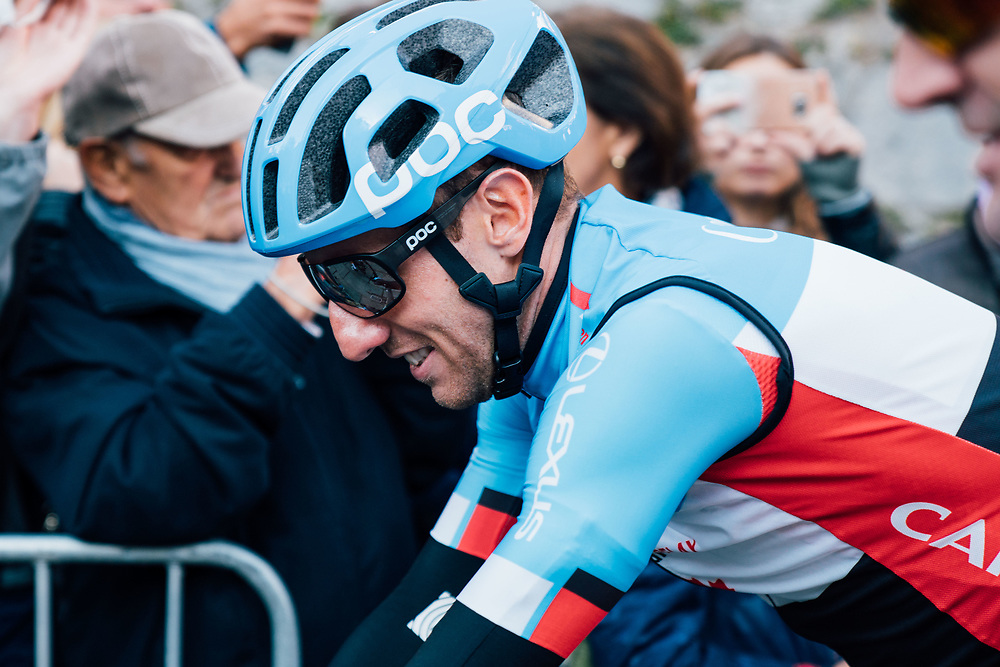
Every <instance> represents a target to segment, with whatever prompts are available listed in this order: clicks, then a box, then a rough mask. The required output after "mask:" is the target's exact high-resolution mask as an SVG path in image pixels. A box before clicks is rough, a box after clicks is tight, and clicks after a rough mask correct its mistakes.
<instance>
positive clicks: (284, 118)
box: [267, 49, 349, 144]
mask: <svg viewBox="0 0 1000 667" xmlns="http://www.w3.org/2000/svg"><path fill="white" fill-rule="evenodd" d="M348 50H349V49H339V50H337V51H332V52H331V53H328V54H326V55H325V56H323V58H321V59H320V61H319V62H318V63H316V64H315V65H313V66H312V67H311V68H310V69H309V71H308V72H306V74H305V76H303V77H302V78H301V79H299V82H298V83H297V84H295V88H293V89H292V92H291V93H290V94H289V95H288V99H287V100H285V106H283V107H281V111H280V112H279V113H278V117H277V118H275V119H274V127H273V128H272V129H271V136H270V138H269V139H268V140H267V143H268V144H273V143H275V142H278V141H281V140H282V139H284V138H285V133H286V132H288V127H289V126H290V125H291V124H292V118H294V117H295V112H297V111H298V110H299V106H300V105H301V104H302V100H304V99H305V97H306V95H308V94H309V91H310V90H311V89H312V87H313V85H314V84H315V83H316V81H318V80H319V78H320V77H321V76H323V73H324V72H326V70H328V69H330V66H331V65H333V64H334V63H335V62H337V61H338V60H340V59H341V58H342V57H343V56H344V54H345V53H347V52H348ZM286 78H287V77H286Z"/></svg>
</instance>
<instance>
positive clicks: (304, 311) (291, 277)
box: [264, 255, 327, 322]
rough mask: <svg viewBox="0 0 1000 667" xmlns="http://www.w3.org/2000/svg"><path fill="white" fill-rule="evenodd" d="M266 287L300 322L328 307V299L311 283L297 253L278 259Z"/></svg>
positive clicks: (309, 318) (310, 319) (309, 319)
mask: <svg viewBox="0 0 1000 667" xmlns="http://www.w3.org/2000/svg"><path fill="white" fill-rule="evenodd" d="M264 289H265V290H267V292H268V294H270V295H271V297H272V298H274V300H275V301H277V302H278V304H279V305H280V306H281V307H282V308H284V309H285V311H286V312H288V314H289V315H291V316H292V317H294V318H295V319H296V320H298V321H299V322H310V321H312V319H313V318H314V317H315V316H316V315H317V314H318V313H317V310H324V309H325V308H326V307H327V305H326V300H325V299H324V298H323V297H321V296H320V295H319V292H317V291H316V290H315V289H314V288H313V286H312V285H311V284H310V283H309V279H308V278H306V274H305V272H304V271H303V270H302V266H301V265H300V264H299V259H298V257H296V256H295V255H291V256H289V257H282V258H281V259H279V260H278V261H277V263H276V264H275V267H274V271H273V272H272V273H271V277H270V279H268V281H267V282H265V283H264Z"/></svg>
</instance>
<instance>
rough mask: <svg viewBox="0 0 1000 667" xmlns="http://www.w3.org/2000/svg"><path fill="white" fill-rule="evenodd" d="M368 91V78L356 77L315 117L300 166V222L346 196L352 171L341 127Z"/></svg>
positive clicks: (318, 216)
mask: <svg viewBox="0 0 1000 667" xmlns="http://www.w3.org/2000/svg"><path fill="white" fill-rule="evenodd" d="M371 92H372V88H371V85H369V83H368V79H366V78H365V77H363V76H356V77H354V78H353V79H351V80H350V81H348V82H347V83H345V84H344V85H343V86H341V87H340V90H338V91H337V92H336V93H334V94H333V96H332V97H331V98H330V100H329V101H328V102H327V103H326V106H325V107H323V110H322V111H320V113H319V116H317V118H316V122H315V123H314V124H313V131H312V133H311V134H310V135H309V139H308V140H306V147H305V150H304V151H303V153H302V166H301V168H300V169H299V192H298V214H299V221H300V222H302V223H303V224H305V223H309V222H312V221H314V220H316V219H318V218H320V217H322V216H324V215H326V214H327V213H329V212H330V211H332V210H334V209H335V208H337V207H338V206H340V204H341V203H342V202H343V201H344V197H345V196H347V189H348V187H350V184H351V172H350V170H349V169H348V166H347V154H346V152H345V151H344V127H345V126H346V125H347V119H348V118H350V117H351V114H353V113H354V110H355V109H357V108H358V105H359V104H361V102H362V101H363V100H364V99H365V98H366V97H368V95H369V94H370V93H371Z"/></svg>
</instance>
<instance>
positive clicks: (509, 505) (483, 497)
mask: <svg viewBox="0 0 1000 667" xmlns="http://www.w3.org/2000/svg"><path fill="white" fill-rule="evenodd" d="M476 504H477V505H481V506H483V507H485V508H487V509H491V510H495V511H497V512H502V513H504V514H509V515H511V516H517V515H518V514H520V513H521V498H520V496H509V495H507V494H506V493H500V492H499V491H496V490H494V489H483V492H482V494H480V496H479V502H478V503H476Z"/></svg>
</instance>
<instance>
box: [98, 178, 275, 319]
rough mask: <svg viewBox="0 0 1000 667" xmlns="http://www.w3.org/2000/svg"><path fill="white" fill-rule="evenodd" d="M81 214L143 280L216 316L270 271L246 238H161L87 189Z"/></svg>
mask: <svg viewBox="0 0 1000 667" xmlns="http://www.w3.org/2000/svg"><path fill="white" fill-rule="evenodd" d="M83 209H84V211H86V213H87V215H89V216H90V218H91V219H92V220H93V221H94V224H96V225H97V228H98V229H100V230H101V231H102V232H104V234H105V235H107V237H108V238H109V239H111V241H112V242H113V243H114V244H115V245H117V246H118V247H119V248H121V250H122V251H123V252H124V253H125V254H126V255H128V256H129V257H130V258H132V261H133V262H135V265H136V266H137V267H139V268H140V269H141V270H142V271H143V272H144V273H145V274H146V275H148V276H149V277H150V278H152V279H153V280H155V281H156V282H158V283H162V284H164V285H166V286H168V287H172V288H173V289H175V290H177V291H178V292H180V293H181V294H184V295H185V296H187V297H189V298H191V299H194V300H195V301H197V302H199V303H201V304H203V305H205V306H207V307H208V308H211V309H212V310H215V311H218V312H220V313H224V312H226V311H228V310H229V309H230V308H232V307H233V306H234V305H236V302H238V301H239V300H240V299H241V298H243V295H244V294H246V293H247V291H248V290H249V289H250V288H251V287H253V286H254V285H256V284H258V283H262V282H264V281H265V280H266V279H267V277H268V276H269V275H270V274H271V271H272V270H273V269H274V263H275V260H274V259H272V258H269V257H263V256H261V255H258V254H257V253H255V252H254V251H253V250H251V249H250V244H249V243H247V240H246V238H243V239H242V240H240V241H236V242H233V243H222V242H219V241H195V240H192V239H185V238H181V237H179V236H173V235H172V234H164V233H163V232H161V231H158V230H156V229H154V228H153V227H151V226H149V225H148V224H146V223H144V222H143V221H142V220H140V219H139V218H137V217H136V216H135V214H134V213H132V211H131V209H129V208H127V207H125V206H118V205H116V204H113V203H111V202H109V201H108V200H107V199H105V198H104V197H102V196H101V195H100V194H98V193H97V192H96V191H94V190H93V189H92V188H91V187H90V186H89V185H88V186H87V187H86V188H85V189H84V191H83Z"/></svg>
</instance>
